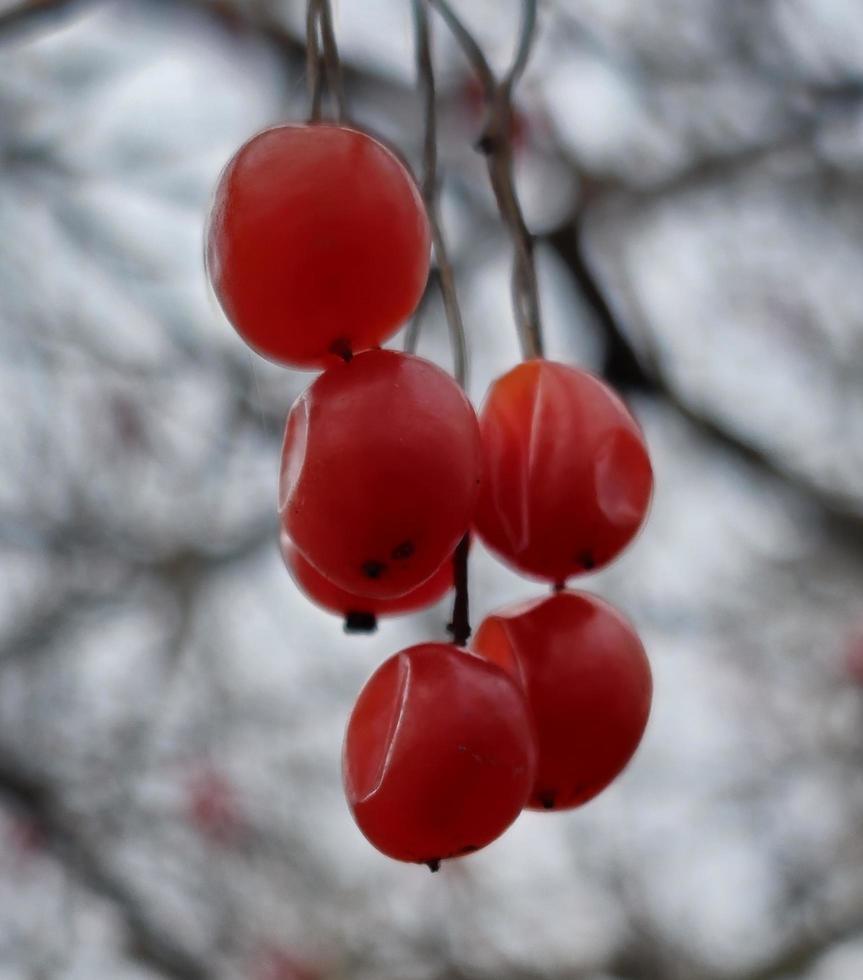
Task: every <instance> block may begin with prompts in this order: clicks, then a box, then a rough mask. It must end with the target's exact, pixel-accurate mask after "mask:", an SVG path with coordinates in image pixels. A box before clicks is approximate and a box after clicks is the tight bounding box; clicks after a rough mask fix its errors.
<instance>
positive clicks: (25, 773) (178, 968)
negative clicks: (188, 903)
mask: <svg viewBox="0 0 863 980" xmlns="http://www.w3.org/2000/svg"><path fill="white" fill-rule="evenodd" d="M0 795H2V796H4V797H5V798H6V799H7V800H8V801H9V803H10V804H12V806H14V807H15V808H16V809H18V810H19V811H21V812H22V813H23V814H25V815H26V816H27V818H28V819H29V820H31V821H32V822H33V824H34V825H35V826H37V827H38V828H39V829H40V831H41V832H42V833H43V834H44V839H45V841H46V843H47V846H48V848H49V849H50V851H51V853H52V854H53V855H54V856H55V857H56V858H57V859H58V860H59V861H60V862H61V863H62V864H63V866H64V867H65V868H66V869H67V870H68V871H69V872H70V874H72V875H73V876H74V878H75V879H76V880H77V881H78V882H80V884H81V885H83V887H84V888H86V889H87V890H88V891H90V892H92V893H93V894H94V895H97V896H99V897H100V898H104V899H107V900H108V901H110V902H111V903H112V904H113V906H114V907H115V908H116V909H117V910H118V912H119V913H120V915H121V916H122V918H123V922H124V924H125V926H126V929H127V930H128V934H129V941H130V953H131V954H132V955H133V956H134V957H135V958H136V959H138V960H140V961H141V962H142V963H145V964H146V965H147V966H149V967H151V968H152V969H154V970H156V971H158V972H159V973H161V974H162V975H163V976H165V977H169V978H172V980H207V978H208V977H209V976H210V975H211V971H210V969H209V968H208V966H207V964H206V963H204V962H202V961H201V960H199V959H198V957H197V956H196V955H195V954H194V953H192V952H191V951H189V950H187V949H186V948H184V947H183V945H182V944H181V943H180V942H178V941H177V940H176V939H175V938H174V937H173V936H169V935H168V934H167V933H166V932H165V930H164V929H162V928H161V927H160V926H159V925H158V924H157V923H156V922H155V921H154V919H153V917H152V915H151V913H150V912H149V910H148V909H147V908H146V906H145V905H144V903H143V901H142V900H141V899H140V898H139V897H138V896H137V895H136V894H135V893H134V890H133V889H132V888H130V887H129V885H128V884H127V883H126V882H125V881H123V880H122V878H120V877H119V876H118V875H116V874H115V872H114V871H113V870H112V869H111V868H110V867H109V866H108V864H107V862H106V861H105V859H104V858H103V857H102V855H101V853H100V852H99V850H98V848H96V847H93V846H91V845H90V844H89V842H88V841H87V840H86V839H85V837H84V835H82V834H79V833H77V832H76V831H75V830H74V824H73V821H72V818H71V816H70V815H69V814H67V813H66V812H65V809H64V807H63V804H62V801H61V800H60V799H59V797H58V796H57V793H56V790H55V789H54V787H53V786H51V785H50V783H49V782H48V781H47V780H43V779H41V778H40V777H39V776H38V775H36V774H34V773H33V772H31V771H29V770H28V769H24V768H23V767H22V766H21V765H19V764H18V763H17V762H15V761H14V760H13V759H12V758H11V757H10V756H8V755H7V754H5V753H3V754H0Z"/></svg>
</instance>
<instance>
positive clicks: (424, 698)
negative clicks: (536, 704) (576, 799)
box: [343, 643, 536, 864]
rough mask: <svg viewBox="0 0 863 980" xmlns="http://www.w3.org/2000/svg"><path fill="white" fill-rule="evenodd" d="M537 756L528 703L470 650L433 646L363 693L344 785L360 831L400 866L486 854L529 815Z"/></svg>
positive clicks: (400, 659)
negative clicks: (519, 819) (484, 849)
mask: <svg viewBox="0 0 863 980" xmlns="http://www.w3.org/2000/svg"><path fill="white" fill-rule="evenodd" d="M535 756H536V749H535V745H534V739H533V732H532V729H531V724H530V720H529V717H528V712H527V705H526V704H525V700H524V695H523V694H522V692H521V691H520V689H519V687H518V685H517V684H516V683H515V682H514V681H513V680H512V678H511V677H510V676H509V675H508V674H507V673H506V672H505V671H503V670H500V669H499V668H498V667H495V666H494V665H493V664H490V663H488V662H486V661H485V660H482V659H480V658H479V657H475V656H473V655H472V654H470V653H468V652H467V651H465V650H461V649H459V648H458V647H454V646H450V645H447V644H443V643H425V644H422V645H420V646H415V647H410V648H408V649H407V650H403V651H402V652H401V653H397V654H396V655H395V656H393V657H390V659H389V660H387V661H386V662H385V663H384V664H383V665H382V666H381V667H379V668H378V669H377V670H376V671H375V673H374V674H372V676H371V678H370V679H369V680H368V682H367V683H366V685H365V687H364V688H363V689H362V691H361V692H360V696H359V698H358V699H357V703H356V705H355V706H354V710H353V713H352V714H351V717H350V721H349V722H348V728H347V733H346V735H345V745H344V754H343V777H344V784H345V793H346V795H347V799H348V803H349V805H350V807H351V810H352V812H353V815H354V819H355V820H356V821H357V824H358V825H359V828H360V830H361V831H362V832H363V834H365V836H366V837H367V838H368V839H369V841H370V842H371V843H372V844H374V846H375V847H376V848H377V849H378V850H379V851H382V852H383V853H384V854H386V855H388V856H389V857H392V858H395V859H396V860H399V861H416V862H419V863H429V864H434V863H435V862H436V861H440V860H443V859H444V858H449V857H458V856H459V855H462V854H468V853H470V852H472V851H475V850H478V849H479V848H481V847H484V846H485V845H486V844H489V843H491V841H493V840H494V839H495V838H496V837H499V836H500V835H501V834H502V833H503V832H504V830H506V828H507V827H508V826H509V825H510V824H511V823H512V822H513V820H515V818H516V817H517V816H518V814H519V812H520V811H521V810H522V808H523V807H524V804H525V802H526V800H527V797H528V793H529V792H530V788H531V786H532V784H533V776H534V766H535V761H536V760H535Z"/></svg>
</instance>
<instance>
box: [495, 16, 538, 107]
mask: <svg viewBox="0 0 863 980" xmlns="http://www.w3.org/2000/svg"><path fill="white" fill-rule="evenodd" d="M535 35H536V0H524V3H523V4H522V9H521V32H520V34H519V42H518V47H517V48H516V51H515V56H514V58H513V61H512V65H511V66H510V69H509V71H508V72H507V73H506V78H504V80H503V85H504V87H505V88H506V90H507V93H508V94H511V93H512V90H513V88H514V87H515V85H516V83H517V82H518V80H519V79H520V78H521V76H522V75H523V74H524V70H525V68H526V67H527V62H528V59H529V58H530V51H531V48H532V47H533V41H534V37H535Z"/></svg>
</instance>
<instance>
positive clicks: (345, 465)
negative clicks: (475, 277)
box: [279, 350, 481, 599]
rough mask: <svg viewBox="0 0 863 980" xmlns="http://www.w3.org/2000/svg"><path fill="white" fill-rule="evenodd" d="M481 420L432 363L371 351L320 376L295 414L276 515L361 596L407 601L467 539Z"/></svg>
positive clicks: (313, 558)
mask: <svg viewBox="0 0 863 980" xmlns="http://www.w3.org/2000/svg"><path fill="white" fill-rule="evenodd" d="M480 474H481V457H480V448H479V428H478V425H477V420H476V414H475V413H474V410H473V408H472V406H471V404H470V402H469V401H468V400H467V398H466V397H465V395H464V393H463V392H462V390H461V388H459V386H458V385H457V384H456V383H455V381H453V379H452V378H451V377H450V376H449V375H448V374H446V372H444V371H442V370H441V369H440V368H439V367H437V366H436V365H434V364H432V363H430V362H429V361H425V360H423V359H422V358H419V357H413V356H412V355H409V354H402V353H399V352H396V351H387V350H375V351H367V352H366V353H364V354H359V355H358V356H357V357H355V358H353V360H351V361H350V363H347V364H345V363H342V364H338V365H336V366H335V367H333V368H331V369H330V370H329V371H326V372H325V373H324V374H322V375H321V376H320V377H319V378H318V379H317V380H316V381H315V382H314V383H313V384H312V385H310V386H309V387H308V388H307V389H306V390H305V392H303V394H302V395H300V397H299V398H298V399H297V401H296V402H295V404H294V406H293V408H292V409H291V411H290V414H289V415H288V421H287V426H286V429H285V440H284V445H283V448H282V465H281V478H280V490H279V510H280V513H281V519H282V525H283V527H284V528H285V530H286V531H287V533H288V534H289V536H290V538H291V540H292V541H293V542H294V544H295V545H296V547H297V549H298V550H299V551H300V553H301V554H302V555H303V557H304V558H305V559H306V560H307V561H308V562H309V563H310V564H311V565H313V566H314V567H315V568H316V569H317V570H318V571H319V572H320V573H321V574H322V575H323V576H324V577H325V578H327V579H329V580H330V581H331V582H333V583H335V584H336V585H338V586H339V587H340V588H342V589H345V590H346V591H348V592H350V593H352V594H353V595H360V596H369V597H373V598H377V599H392V598H395V597H397V596H403V595H405V594H406V593H408V592H411V591H412V590H414V589H416V588H418V587H419V586H420V585H422V584H423V583H424V582H426V581H427V580H428V579H430V578H431V577H432V576H433V575H434V574H435V573H436V572H437V571H438V569H439V568H440V567H441V565H442V564H443V563H444V561H446V560H447V559H448V558H449V556H450V555H451V554H452V552H453V551H454V549H455V546H456V545H457V544H458V542H459V541H460V540H461V538H462V536H463V535H464V534H465V533H466V532H467V530H468V528H469V526H470V522H471V520H472V518H473V513H474V508H475V504H476V495H477V492H478V490H479V484H480Z"/></svg>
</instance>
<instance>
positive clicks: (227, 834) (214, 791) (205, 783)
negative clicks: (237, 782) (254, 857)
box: [186, 768, 245, 845]
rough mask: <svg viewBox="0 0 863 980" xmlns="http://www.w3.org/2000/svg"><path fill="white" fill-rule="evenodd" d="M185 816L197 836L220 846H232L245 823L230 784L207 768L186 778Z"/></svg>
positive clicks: (217, 773)
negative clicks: (187, 779) (201, 836)
mask: <svg viewBox="0 0 863 980" xmlns="http://www.w3.org/2000/svg"><path fill="white" fill-rule="evenodd" d="M186 815H187V818H188V820H189V823H191V824H192V826H193V827H194V828H195V829H196V830H197V831H198V832H199V833H200V834H202V835H203V836H204V837H206V838H208V839H209V840H211V841H213V843H216V844H222V845H228V844H231V843H233V842H234V841H235V840H236V839H237V838H238V837H239V836H240V835H241V834H242V832H243V829H244V824H245V821H244V818H243V813H242V808H241V806H240V801H239V799H238V797H237V791H236V789H235V788H234V786H233V784H232V783H231V782H230V781H229V780H228V778H227V777H226V776H224V775H222V774H221V773H220V772H218V771H216V770H214V769H210V768H205V769H203V770H202V771H200V772H197V773H194V774H193V775H192V777H191V778H190V780H189V782H188V785H187V787H186Z"/></svg>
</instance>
